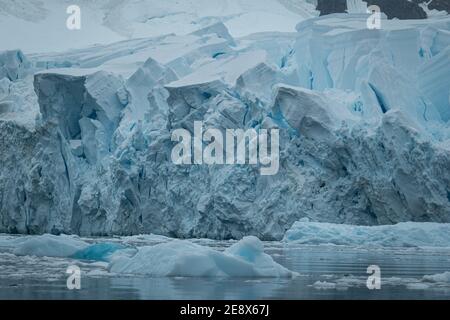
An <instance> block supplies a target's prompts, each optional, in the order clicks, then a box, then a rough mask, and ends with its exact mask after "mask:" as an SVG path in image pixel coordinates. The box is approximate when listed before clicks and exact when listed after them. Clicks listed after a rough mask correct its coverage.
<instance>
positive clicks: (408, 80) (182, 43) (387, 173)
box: [0, 0, 450, 239]
mask: <svg viewBox="0 0 450 320" xmlns="http://www.w3.org/2000/svg"><path fill="white" fill-rule="evenodd" d="M267 1H268V2H267V3H268V7H267V8H270V11H271V14H280V15H281V16H285V13H283V12H284V11H278V10H287V9H286V7H287V5H286V1H284V2H283V3H284V4H283V5H281V4H278V2H277V3H275V2H273V1H272V2H269V0H267ZM108 3H109V2H108ZM142 3H144V2H140V1H134V2H133V4H135V5H136V6H137V7H136V8H139V10H138V11H136V12H139V13H143V14H144V13H145V14H144V16H146V17H147V13H146V11H145V10H144V9H143V8H141V7H139V6H140V5H142ZM146 3H153V2H146ZM158 3H159V2H158ZM161 3H162V2H161ZM167 3H171V2H167ZM211 3H212V2H211ZM223 3H224V4H227V3H228V4H230V6H229V7H224V8H221V9H220V11H222V12H224V13H227V15H228V16H230V15H231V16H233V15H234V14H235V12H236V11H239V10H241V9H242V10H244V9H243V8H246V9H245V10H246V12H256V11H258V10H262V9H258V8H260V7H259V6H258V7H257V6H256V2H252V1H242V2H240V1H231V0H229V1H227V2H223ZM231 3H233V4H239V6H238V7H237V9H235V7H234V6H231ZM252 3H253V5H254V6H253V7H252ZM280 3H282V2H281V1H280ZM244 4H245V6H247V7H245V6H244ZM269 4H270V6H269ZM305 4H306V2H305ZM98 5H99V4H98ZM117 6H119V5H117ZM271 6H272V7H271ZM109 8H110V9H111V10H112V9H114V8H115V6H112V7H109ZM239 8H241V9H239ZM276 8H278V9H276ZM194 9H195V10H196V11H195V10H194ZM194 9H192V10H194V11H195V12H197V11H198V12H202V10H206V11H205V13H202V15H205V16H206V15H210V14H215V13H214V12H212V13H211V12H209V11H207V10H217V8H214V6H210V7H207V6H206V5H205V7H204V8H197V9H196V8H194ZM257 9H258V10H257ZM36 10H37V9H36ZM124 10H125V9H124ZM161 10H162V9H161ZM186 10H187V9H186ZM233 10H235V11H233ZM264 10H266V9H264ZM119 11H121V10H119ZM39 12H40V11H39ZM42 12H43V13H42V16H45V14H44V12H45V10H44V11H42ZM133 12H134V11H133ZM133 12H129V13H127V14H124V17H133V19H132V20H133V21H137V20H136V19H135V17H134V16H133V14H134V13H133ZM258 12H259V11H258ZM117 14H118V13H117ZM136 14H137V13H136ZM258 14H260V13H258ZM296 14H297V13H296ZM291 15H292V13H287V14H286V17H287V18H286V21H289V17H291ZM164 17H165V18H167V14H166V13H165V14H164ZM239 17H240V16H236V17H235V18H233V19H234V20H233V19H231V20H226V21H225V24H224V23H222V22H220V21H218V20H217V19H215V18H214V19H209V18H204V17H203V18H202V17H200V20H197V21H200V22H198V24H197V25H196V27H195V28H193V29H185V30H183V32H181V33H180V34H169V35H161V34H159V35H158V36H157V37H145V38H140V39H134V38H133V39H128V40H123V41H119V42H114V43H110V44H104V45H93V46H87V47H83V46H82V45H80V46H79V48H78V49H76V50H69V51H67V52H62V53H45V52H43V53H39V54H36V53H34V54H28V55H26V56H24V55H23V54H22V53H21V52H20V51H10V52H7V53H2V54H0V59H1V61H0V70H2V71H0V74H1V75H3V76H2V77H3V78H2V79H0V148H1V153H0V162H1V164H2V166H1V168H0V213H1V214H0V232H1V231H4V232H21V233H44V232H48V233H50V232H51V233H59V232H65V233H77V234H83V235H88V234H89V235H102V234H125V235H127V234H137V233H155V234H163V235H169V236H174V237H209V238H219V239H222V238H241V237H243V236H245V235H256V236H259V237H260V238H262V239H281V238H282V237H283V236H284V234H285V232H286V230H288V229H289V228H290V227H291V226H292V224H293V223H294V222H295V221H298V220H299V219H300V218H303V217H309V218H310V219H311V220H313V221H321V222H332V223H352V224H362V225H378V224H390V223H397V222H403V221H433V222H450V187H449V186H450V130H449V124H448V123H449V122H448V121H449V119H450V114H449V112H448V110H450V101H449V96H450V65H449V63H450V59H448V54H449V50H450V18H448V16H436V17H434V18H432V19H430V20H424V21H398V20H395V21H383V28H382V29H381V30H368V29H367V28H366V20H367V16H366V15H362V14H355V15H330V16H326V17H321V18H312V19H309V20H304V18H299V17H297V18H295V17H294V18H295V19H297V20H299V21H303V22H301V23H300V24H299V25H298V26H297V32H280V31H279V30H280V29H276V28H275V30H274V31H271V32H264V33H258V34H248V35H246V36H245V37H241V38H237V37H233V34H236V32H237V31H234V32H233V28H232V25H231V24H230V22H231V21H234V22H236V21H239V20H236V19H239ZM178 18H179V17H178ZM178 18H177V19H178ZM42 19H45V18H42ZM180 19H181V18H180ZM177 21H178V20H177ZM180 21H183V20H180ZM246 21H247V22H246V23H245V24H246V25H247V26H251V27H252V28H253V26H254V24H253V23H251V22H250V21H251V19H250V18H249V20H246ZM30 23H34V22H30ZM102 25H103V26H104V28H106V29H107V30H109V31H108V32H111V34H113V35H114V37H119V39H123V38H124V37H127V35H118V33H117V30H116V31H113V30H112V29H111V26H108V24H105V23H103V24H102ZM129 25H130V28H132V29H133V30H135V31H132V32H138V31H136V30H138V29H139V28H138V27H137V26H134V24H133V23H130V24H129ZM161 25H162V26H163V27H162V29H161V30H163V32H161V33H162V34H163V33H165V32H166V31H165V30H164V23H163V22H161ZM227 26H228V27H230V28H227ZM135 27H136V29H134V28H135ZM271 28H272V27H271ZM281 29H282V28H281ZM2 30H3V29H2ZM249 30H250V29H249ZM252 30H253V29H251V30H250V31H248V32H252ZM191 31H192V32H191ZM293 31H295V30H293ZM1 32H3V31H1ZM248 32H247V31H246V32H244V33H243V34H246V33H248ZM238 34H239V33H238ZM133 35H135V33H133ZM240 35H242V34H240ZM105 40H108V39H107V37H105ZM105 42H109V41H105ZM31 45H32V43H31V44H30V46H31ZM64 45H65V43H63V44H62V46H63V47H64ZM35 49H36V50H37V48H35ZM38 51H39V50H38ZM200 120H201V121H203V122H204V126H205V129H206V128H217V129H220V130H224V129H233V128H242V129H248V128H256V129H262V128H265V129H271V128H279V129H280V144H281V147H280V148H281V154H280V158H281V159H280V170H279V173H278V174H277V175H274V176H261V175H260V172H259V169H260V168H259V167H258V166H220V165H219V166H207V165H195V166H176V165H174V164H173V163H172V161H171V151H172V147H173V145H174V143H173V142H172V141H171V137H170V135H171V132H172V130H174V129H177V128H186V129H188V130H192V127H193V122H194V121H200Z"/></svg>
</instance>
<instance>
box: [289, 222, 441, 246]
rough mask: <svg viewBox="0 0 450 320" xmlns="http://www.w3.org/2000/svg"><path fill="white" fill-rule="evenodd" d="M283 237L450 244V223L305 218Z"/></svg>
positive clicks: (355, 243) (362, 243)
mask: <svg viewBox="0 0 450 320" xmlns="http://www.w3.org/2000/svg"><path fill="white" fill-rule="evenodd" d="M283 241H285V242H286V243H291V242H293V243H299V244H310V245H322V244H333V245H345V246H365V247H371V246H377V247H378V246H379V247H450V224H439V223H414V222H404V223H399V224H396V225H385V226H371V227H368V226H354V225H340V224H332V223H319V222H309V221H308V220H307V219H304V220H301V221H298V222H296V223H295V224H294V225H293V226H292V228H291V229H290V230H288V231H287V232H286V235H285V236H284V239H283Z"/></svg>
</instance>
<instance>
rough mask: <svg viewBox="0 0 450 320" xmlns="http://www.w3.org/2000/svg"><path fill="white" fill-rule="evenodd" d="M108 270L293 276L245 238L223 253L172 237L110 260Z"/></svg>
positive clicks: (253, 240) (161, 274) (168, 274)
mask: <svg viewBox="0 0 450 320" xmlns="http://www.w3.org/2000/svg"><path fill="white" fill-rule="evenodd" d="M109 270H110V271H111V272H113V273H120V274H139V275H147V276H151V277H232V278H267V277H270V278H272V277H275V278H278V277H280V278H291V277H294V276H295V275H296V273H295V272H292V271H289V270H288V269H286V268H284V267H283V266H281V265H279V264H278V263H276V262H275V261H274V260H273V259H272V257H270V256H269V255H268V254H266V253H264V246H263V243H262V242H261V241H260V240H259V239H258V238H256V237H246V238H244V239H242V240H241V241H239V242H238V243H236V244H234V245H233V246H231V247H230V248H228V249H226V250H225V251H224V252H219V251H217V250H214V249H210V248H207V247H203V246H200V245H196V244H193V243H192V242H189V241H182V240H173V241H170V242H167V243H163V244H157V245H155V246H148V247H141V248H139V251H138V252H137V253H136V255H135V256H133V257H131V258H127V257H121V258H119V259H115V260H114V261H112V262H111V264H110V266H109Z"/></svg>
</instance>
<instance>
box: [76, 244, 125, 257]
mask: <svg viewBox="0 0 450 320" xmlns="http://www.w3.org/2000/svg"><path fill="white" fill-rule="evenodd" d="M124 249H126V247H125V246H123V245H121V244H118V243H109V242H102V243H96V244H92V245H89V246H88V247H86V248H83V249H81V250H79V251H77V252H75V253H74V254H72V255H70V257H71V258H74V259H81V260H96V261H109V258H110V257H111V255H113V254H114V253H115V252H117V251H118V250H124Z"/></svg>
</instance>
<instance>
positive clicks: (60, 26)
mask: <svg viewBox="0 0 450 320" xmlns="http://www.w3.org/2000/svg"><path fill="white" fill-rule="evenodd" d="M291 2H294V3H295V4H294V6H290V5H289V4H290V3H291ZM70 5H78V6H79V7H80V9H81V29H80V30H69V29H67V28H66V20H67V18H68V17H69V14H67V13H66V9H67V7H68V6H70ZM314 15H318V12H316V10H315V7H314V6H313V5H312V4H310V3H308V2H307V1H303V0H302V1H289V0H283V1H281V0H280V1H278V0H181V1H180V0H164V1H161V0H95V1H91V0H45V1H41V0H1V1H0V39H2V41H0V50H6V49H21V50H23V51H24V52H26V53H28V52H51V51H62V50H65V49H71V48H80V47H83V46H88V45H93V44H107V43H112V42H114V41H120V40H125V39H129V38H141V37H153V36H160V35H164V34H170V33H175V34H187V33H191V32H193V31H195V30H198V29H200V28H202V27H203V26H205V25H209V24H211V22H212V21H223V22H224V23H225V24H226V26H227V27H228V28H229V30H230V32H231V34H232V35H233V36H245V35H248V34H251V33H255V32H264V31H289V32H291V31H294V28H295V25H296V24H297V23H298V21H300V20H302V19H305V18H309V17H311V16H314ZM12 30H14V31H13V32H12Z"/></svg>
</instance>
